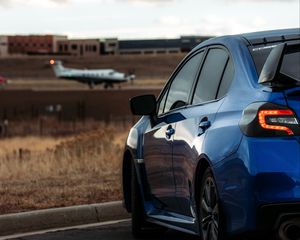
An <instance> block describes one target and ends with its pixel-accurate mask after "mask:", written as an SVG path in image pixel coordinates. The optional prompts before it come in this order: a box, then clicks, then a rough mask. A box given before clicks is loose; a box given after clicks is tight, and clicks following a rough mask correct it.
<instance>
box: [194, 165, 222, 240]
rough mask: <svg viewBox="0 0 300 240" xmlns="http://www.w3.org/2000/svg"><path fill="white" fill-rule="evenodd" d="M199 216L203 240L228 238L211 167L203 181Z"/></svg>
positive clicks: (205, 173)
mask: <svg viewBox="0 0 300 240" xmlns="http://www.w3.org/2000/svg"><path fill="white" fill-rule="evenodd" d="M198 216H199V229H200V236H201V239H202V240H223V239H226V238H225V236H224V234H225V232H224V218H223V215H222V212H221V208H220V203H219V196H218V191H217V188H216V182H215V180H214V177H213V174H212V171H211V169H210V168H207V169H206V171H205V172H204V175H203V178H202V181H201V188H200V196H199V204H198Z"/></svg>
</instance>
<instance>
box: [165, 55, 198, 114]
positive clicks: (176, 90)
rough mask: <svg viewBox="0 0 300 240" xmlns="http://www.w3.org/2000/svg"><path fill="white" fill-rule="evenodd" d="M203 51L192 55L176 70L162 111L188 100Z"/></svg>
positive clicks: (180, 105) (183, 103) (179, 105)
mask: <svg viewBox="0 0 300 240" xmlns="http://www.w3.org/2000/svg"><path fill="white" fill-rule="evenodd" d="M202 57H203V52H200V53H198V54H197V55H195V56H193V57H192V58H191V59H190V60H189V61H188V62H187V63H186V64H185V65H184V66H183V67H182V68H181V70H180V71H179V72H178V74H177V75H176V77H175V78H174V80H173V81H172V83H171V86H170V90H169V94H168V97H167V100H166V105H165V109H164V111H163V112H168V111H169V110H172V109H175V108H178V107H182V106H184V105H185V104H186V103H187V102H188V98H189V94H190V91H191V89H192V85H193V82H194V80H195V78H196V75H197V73H198V70H199V64H200V62H201V59H202Z"/></svg>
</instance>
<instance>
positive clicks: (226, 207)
mask: <svg viewBox="0 0 300 240" xmlns="http://www.w3.org/2000/svg"><path fill="white" fill-rule="evenodd" d="M153 71H155V69H153ZM130 106H131V111H132V113H133V114H135V115H141V116H142V117H141V119H140V120H139V121H138V122H137V123H136V124H135V125H134V126H133V127H132V128H131V130H130V132H129V135H128V138H127V142H126V147H125V151H124V158H123V192H124V206H125V208H126V209H127V211H128V212H131V214H132V232H133V234H134V236H137V237H142V236H145V235H147V232H149V229H151V228H152V227H155V226H157V225H160V226H163V227H167V228H171V229H176V230H179V231H183V232H186V233H191V234H194V235H199V236H200V237H201V239H203V240H220V239H227V238H228V237H231V236H233V235H236V234H238V235H239V234H242V233H252V232H253V233H259V234H264V233H267V234H269V235H267V236H268V238H265V239H272V237H273V236H274V237H275V236H276V237H279V238H280V239H300V122H299V121H300V29H286V30H275V31H265V32H256V33H248V34H241V35H234V36H223V37H217V38H213V39H210V40H207V41H205V42H203V43H201V44H200V45H198V46H197V47H196V48H194V49H193V50H192V51H191V52H190V53H189V54H188V55H187V56H186V57H185V58H184V59H183V61H182V62H181V63H180V64H179V66H178V67H177V68H176V70H175V71H174V73H173V74H172V75H171V77H170V79H169V81H168V82H167V84H166V85H165V87H164V88H163V90H162V91H161V93H160V95H159V97H158V98H155V97H154V96H153V95H143V96H138V97H134V98H132V99H131V100H130ZM162 229H163V228H159V230H162ZM271 236H272V237H271Z"/></svg>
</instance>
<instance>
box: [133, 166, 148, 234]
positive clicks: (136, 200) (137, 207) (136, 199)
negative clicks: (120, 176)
mask: <svg viewBox="0 0 300 240" xmlns="http://www.w3.org/2000/svg"><path fill="white" fill-rule="evenodd" d="M131 171H132V172H131V173H132V174H131V221H132V223H131V230H132V234H133V236H134V237H136V238H142V237H145V226H146V225H147V222H146V221H145V213H144V207H143V204H142V203H143V201H142V196H141V192H140V189H139V184H138V181H137V175H136V171H135V167H134V165H133V164H132V167H131Z"/></svg>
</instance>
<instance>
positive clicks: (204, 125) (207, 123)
mask: <svg viewBox="0 0 300 240" xmlns="http://www.w3.org/2000/svg"><path fill="white" fill-rule="evenodd" d="M210 126H211V123H210V121H208V120H207V121H201V122H200V123H199V128H201V129H202V130H203V131H205V130H206V129H208V128H209V127H210Z"/></svg>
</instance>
